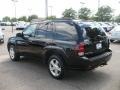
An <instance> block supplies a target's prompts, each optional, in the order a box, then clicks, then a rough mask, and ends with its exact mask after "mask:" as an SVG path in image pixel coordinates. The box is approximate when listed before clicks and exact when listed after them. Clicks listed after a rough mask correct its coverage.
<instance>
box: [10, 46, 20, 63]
mask: <svg viewBox="0 0 120 90" xmlns="http://www.w3.org/2000/svg"><path fill="white" fill-rule="evenodd" d="M9 56H10V59H11V60H12V61H19V60H20V55H19V54H18V53H16V51H15V46H14V45H10V47H9Z"/></svg>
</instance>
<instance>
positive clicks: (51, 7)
mask: <svg viewBox="0 0 120 90" xmlns="http://www.w3.org/2000/svg"><path fill="white" fill-rule="evenodd" d="M49 8H50V13H51V16H52V9H53V6H49Z"/></svg>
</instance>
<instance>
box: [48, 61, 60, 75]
mask: <svg viewBox="0 0 120 90" xmlns="http://www.w3.org/2000/svg"><path fill="white" fill-rule="evenodd" d="M49 69H50V72H51V74H52V75H53V76H55V77H57V76H59V75H60V74H61V66H60V63H59V61H58V60H57V59H52V60H51V61H50V63H49Z"/></svg>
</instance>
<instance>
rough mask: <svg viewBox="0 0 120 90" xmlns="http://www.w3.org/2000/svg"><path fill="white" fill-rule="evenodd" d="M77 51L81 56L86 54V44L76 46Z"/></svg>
mask: <svg viewBox="0 0 120 90" xmlns="http://www.w3.org/2000/svg"><path fill="white" fill-rule="evenodd" d="M75 51H76V52H77V54H78V55H79V56H83V55H84V54H85V44H84V43H80V44H78V45H76V47H75Z"/></svg>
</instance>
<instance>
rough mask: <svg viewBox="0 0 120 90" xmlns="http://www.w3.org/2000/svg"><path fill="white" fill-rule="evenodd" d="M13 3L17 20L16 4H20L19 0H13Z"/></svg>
mask: <svg viewBox="0 0 120 90" xmlns="http://www.w3.org/2000/svg"><path fill="white" fill-rule="evenodd" d="M12 2H13V3H14V7H15V18H17V12H16V3H17V2H18V0H12Z"/></svg>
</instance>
